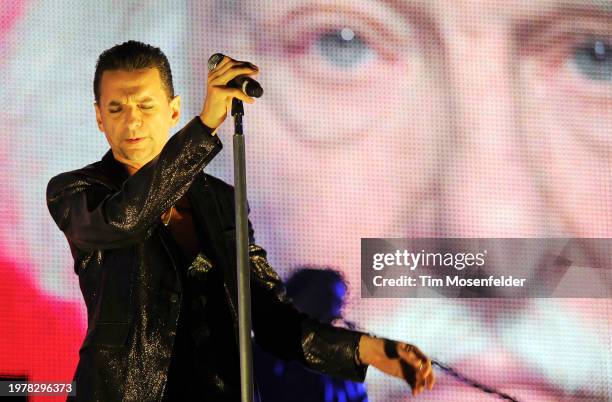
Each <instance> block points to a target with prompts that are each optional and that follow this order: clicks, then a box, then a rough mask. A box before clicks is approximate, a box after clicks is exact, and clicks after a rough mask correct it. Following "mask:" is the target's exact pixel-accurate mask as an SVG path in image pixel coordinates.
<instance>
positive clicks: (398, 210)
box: [0, 0, 612, 401]
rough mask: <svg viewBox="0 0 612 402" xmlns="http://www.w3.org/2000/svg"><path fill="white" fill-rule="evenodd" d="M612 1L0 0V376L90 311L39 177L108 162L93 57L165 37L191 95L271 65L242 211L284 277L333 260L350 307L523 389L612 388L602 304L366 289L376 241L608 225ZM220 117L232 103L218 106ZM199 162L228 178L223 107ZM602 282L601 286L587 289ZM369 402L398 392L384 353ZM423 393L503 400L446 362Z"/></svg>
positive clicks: (30, 362)
mask: <svg viewBox="0 0 612 402" xmlns="http://www.w3.org/2000/svg"><path fill="white" fill-rule="evenodd" d="M611 16H612V7H611V5H610V2H608V1H603V0H602V1H587V0H584V1H555V0H533V1H529V2H524V1H519V0H513V1H502V0H490V1H487V0H480V1H477V0H465V1H443V0H433V1H398V0H389V1H333V2H332V1H317V0H291V1H284V2H273V1H260V2H257V1H250V2H239V1H219V2H215V1H208V2H204V1H193V2H161V1H160V2H152V1H121V2H119V1H106V2H105V1H99V2H82V1H59V2H58V1H36V2H34V1H31V2H30V1H26V2H24V1H19V0H4V1H3V2H2V5H1V6H0V101H1V107H0V127H1V131H2V135H1V136H0V150H1V151H0V167H1V169H0V180H1V186H0V216H1V220H0V222H1V223H0V278H2V279H1V280H0V375H7V376H24V375H25V376H27V377H28V378H30V379H31V380H36V381H52V380H53V381H58V380H63V381H67V380H69V379H71V377H72V374H73V372H74V369H75V367H76V362H77V358H78V348H79V344H80V342H81V340H82V337H83V335H84V331H85V328H86V315H85V307H84V304H83V302H82V300H81V295H80V290H79V286H78V280H77V276H76V275H75V274H74V272H73V268H72V260H71V256H70V252H69V249H68V245H67V243H66V240H65V238H64V236H63V235H62V233H61V232H60V231H59V230H58V229H57V227H56V226H55V225H54V223H53V221H52V220H51V218H50V216H49V214H48V211H47V208H46V205H45V189H46V184H47V182H48V180H49V179H50V178H51V177H52V176H54V175H56V174H58V173H60V172H63V171H67V170H71V169H76V168H79V167H82V166H84V165H86V164H88V163H91V162H93V161H96V160H99V159H100V158H101V156H102V155H103V154H104V153H105V152H106V150H107V149H108V145H107V143H106V141H105V138H104V136H103V134H102V133H100V132H99V131H98V129H97V126H96V123H95V114H94V108H93V101H94V98H93V90H92V81H93V73H94V67H95V62H96V59H97V56H98V55H99V54H100V53H101V52H102V51H103V50H104V49H106V48H109V47H111V46H113V45H115V44H117V43H121V42H123V41H126V40H129V39H135V40H140V41H144V42H147V43H150V44H153V45H156V46H159V47H161V49H162V50H163V51H164V52H165V53H166V55H167V56H168V58H169V60H170V63H171V66H172V69H173V74H174V84H175V91H176V93H177V94H180V95H181V96H182V98H183V102H182V104H183V115H182V118H181V123H180V126H182V125H184V124H185V123H186V122H187V121H189V120H190V119H191V118H192V117H193V116H195V115H196V114H198V113H199V111H200V108H201V105H202V102H203V97H204V90H205V89H204V88H205V86H204V85H205V80H206V74H207V73H206V60H207V59H208V57H209V56H210V54H212V53H214V52H222V53H225V54H228V55H231V56H232V57H234V58H237V59H241V60H249V61H252V62H253V63H255V64H257V65H258V66H259V67H260V70H261V73H260V75H259V81H260V82H261V84H262V86H263V87H264V88H265V91H266V92H265V95H264V97H263V98H261V100H259V101H258V102H257V103H256V104H255V105H253V106H250V105H247V106H246V108H247V112H246V113H247V114H246V117H245V131H246V133H247V147H248V148H247V149H248V154H247V157H248V179H249V180H248V185H249V188H248V190H249V201H250V206H251V219H252V221H253V223H254V225H255V229H256V238H257V242H258V243H259V244H261V245H262V246H264V247H265V248H266V249H267V250H268V254H269V259H270V261H271V263H272V265H273V266H274V267H275V269H276V270H277V271H278V272H279V273H280V274H281V276H283V277H286V276H287V275H288V274H289V273H290V272H292V271H293V270H294V269H296V268H297V267H299V266H301V265H314V266H319V267H324V266H330V267H334V268H337V269H339V270H341V271H342V272H343V273H344V274H345V276H346V278H347V279H348V281H349V286H350V298H349V303H348V305H347V306H346V308H345V315H346V317H347V319H349V320H351V321H354V322H355V323H357V325H358V326H359V327H360V328H363V329H367V330H368V331H371V332H373V333H376V334H378V335H380V336H386V337H391V338H396V339H403V340H406V341H409V342H411V343H414V344H416V345H418V346H419V347H420V348H421V349H422V350H424V351H425V352H426V353H429V354H431V355H432V356H434V357H436V358H438V359H439V360H441V361H444V362H448V363H450V364H451V365H453V366H455V367H456V368H458V369H460V370H462V371H463V372H464V373H465V374H467V375H469V376H472V377H474V378H477V379H480V380H481V381H484V382H486V383H489V384H492V385H495V386H497V387H499V388H500V389H502V390H504V391H506V392H508V393H511V394H513V395H516V396H517V397H519V398H524V400H530V401H553V400H555V401H556V400H568V401H569V400H593V401H604V400H609V398H610V387H611V384H612V382H611V379H612V358H611V344H612V330H611V323H612V320H611V319H610V317H612V315H611V310H612V308H611V307H612V304H611V302H610V300H602V299H587V298H584V299H531V300H487V299H482V300H457V299H379V300H373V299H367V300H365V299H360V297H359V294H360V292H359V289H360V275H359V272H360V271H359V262H360V255H359V244H360V238H362V237H411V236H415V237H416V236H418V237H426V236H430V237H524V238H531V237H547V236H561V237H611V235H612V202H611V200H612V191H611V186H612V184H611V183H612V173H611V172H612V136H611V133H612V78H611V77H612V47H611V46H612V45H611V44H612V30H611V28H610V27H611V26H612V24H611ZM228 122H229V120H228ZM220 136H221V138H222V139H223V141H224V143H225V149H224V151H223V152H222V154H220V155H219V156H218V157H217V158H216V159H215V160H214V161H213V163H212V164H211V165H210V166H209V167H207V169H206V170H207V172H209V173H212V174H215V175H218V176H219V177H221V178H223V179H224V180H226V181H228V182H231V181H232V177H233V176H232V170H231V169H232V168H231V124H227V123H226V125H225V126H223V128H222V129H221V130H220ZM585 296H588V295H585ZM367 386H368V389H369V394H370V399H371V400H372V401H396V400H397V401H399V400H406V399H408V390H407V387H406V386H405V385H404V384H402V382H401V381H398V380H395V379H390V378H383V377H382V375H380V374H379V373H377V372H376V371H375V370H374V369H371V370H370V372H369V373H368V379H367ZM419 399H420V400H423V401H427V400H444V401H461V400H465V401H481V400H482V401H487V400H491V397H490V396H488V395H486V394H483V393H480V392H479V391H478V390H475V389H471V388H469V387H466V386H465V385H463V384H460V383H457V382H456V381H454V380H453V379H452V378H450V377H447V376H445V375H444V374H442V373H439V374H438V384H437V386H436V389H435V391H433V392H430V393H425V394H423V395H422V396H421V397H419Z"/></svg>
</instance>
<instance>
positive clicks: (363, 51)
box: [316, 28, 374, 69]
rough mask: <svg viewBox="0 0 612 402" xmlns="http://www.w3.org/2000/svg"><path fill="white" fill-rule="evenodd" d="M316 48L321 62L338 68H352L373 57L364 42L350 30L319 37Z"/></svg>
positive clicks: (337, 31)
mask: <svg viewBox="0 0 612 402" xmlns="http://www.w3.org/2000/svg"><path fill="white" fill-rule="evenodd" d="M316 47H317V49H318V51H319V53H320V55H321V58H323V60H325V61H327V62H328V63H330V64H333V65H334V66H336V67H340V68H346V69H349V68H354V67H355V66H357V65H359V64H361V63H365V62H367V61H369V60H370V59H372V58H373V57H374V53H373V52H372V50H371V49H370V48H369V47H368V45H367V44H366V42H365V41H364V40H363V39H362V38H361V37H359V36H357V35H355V32H354V31H353V30H352V29H350V28H343V29H341V30H336V31H330V32H325V33H323V34H321V35H319V37H318V38H317V40H316Z"/></svg>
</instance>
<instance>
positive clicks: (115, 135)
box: [95, 68, 180, 169]
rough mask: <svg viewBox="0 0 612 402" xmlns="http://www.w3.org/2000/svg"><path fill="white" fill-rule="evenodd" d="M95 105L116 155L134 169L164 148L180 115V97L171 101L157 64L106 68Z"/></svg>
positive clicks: (97, 118) (98, 118)
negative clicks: (112, 69)
mask: <svg viewBox="0 0 612 402" xmlns="http://www.w3.org/2000/svg"><path fill="white" fill-rule="evenodd" d="M95 107H96V120H97V122H98V127H99V128H100V131H102V132H104V134H105V135H106V139H107V141H108V144H109V145H110V147H111V149H112V152H113V156H114V157H115V159H117V160H118V161H119V162H121V163H123V164H125V165H127V166H128V167H130V168H133V169H139V168H140V167H141V166H143V165H144V164H146V163H147V162H149V161H150V160H151V159H153V158H155V157H156V156H157V155H158V154H159V153H160V152H161V150H162V148H163V147H164V145H165V144H166V141H167V139H168V132H169V130H170V128H171V127H173V126H174V125H175V124H176V123H177V122H178V120H179V116H180V98H179V97H178V96H175V97H174V98H173V99H172V100H171V101H168V96H167V93H166V91H165V89H164V87H163V85H162V81H161V78H160V75H159V70H158V69H156V68H146V69H141V70H133V71H125V70H114V71H105V72H104V73H103V74H102V79H101V82H100V103H99V104H96V105H95Z"/></svg>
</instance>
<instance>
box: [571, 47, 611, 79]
mask: <svg viewBox="0 0 612 402" xmlns="http://www.w3.org/2000/svg"><path fill="white" fill-rule="evenodd" d="M611 43H612V41H611V42H606V41H604V40H603V39H593V40H589V41H586V42H584V43H583V44H582V45H580V46H578V47H576V48H575V50H574V54H573V58H572V62H573V64H574V66H575V67H576V69H577V71H578V72H579V73H580V74H581V75H582V76H583V77H584V78H586V79H589V80H593V81H612V44H611Z"/></svg>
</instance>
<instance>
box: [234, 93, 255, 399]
mask: <svg viewBox="0 0 612 402" xmlns="http://www.w3.org/2000/svg"><path fill="white" fill-rule="evenodd" d="M231 113H232V116H233V117H234V138H233V140H234V194H235V199H234V205H235V209H236V261H237V264H238V344H239V348H240V389H241V398H242V399H241V401H242V402H253V351H252V350H251V283H250V265H249V228H248V216H247V215H248V211H247V197H246V161H245V151H244V135H243V132H242V116H243V115H244V107H243V104H242V101H241V100H239V99H236V98H234V99H233V100H232V112H231Z"/></svg>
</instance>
